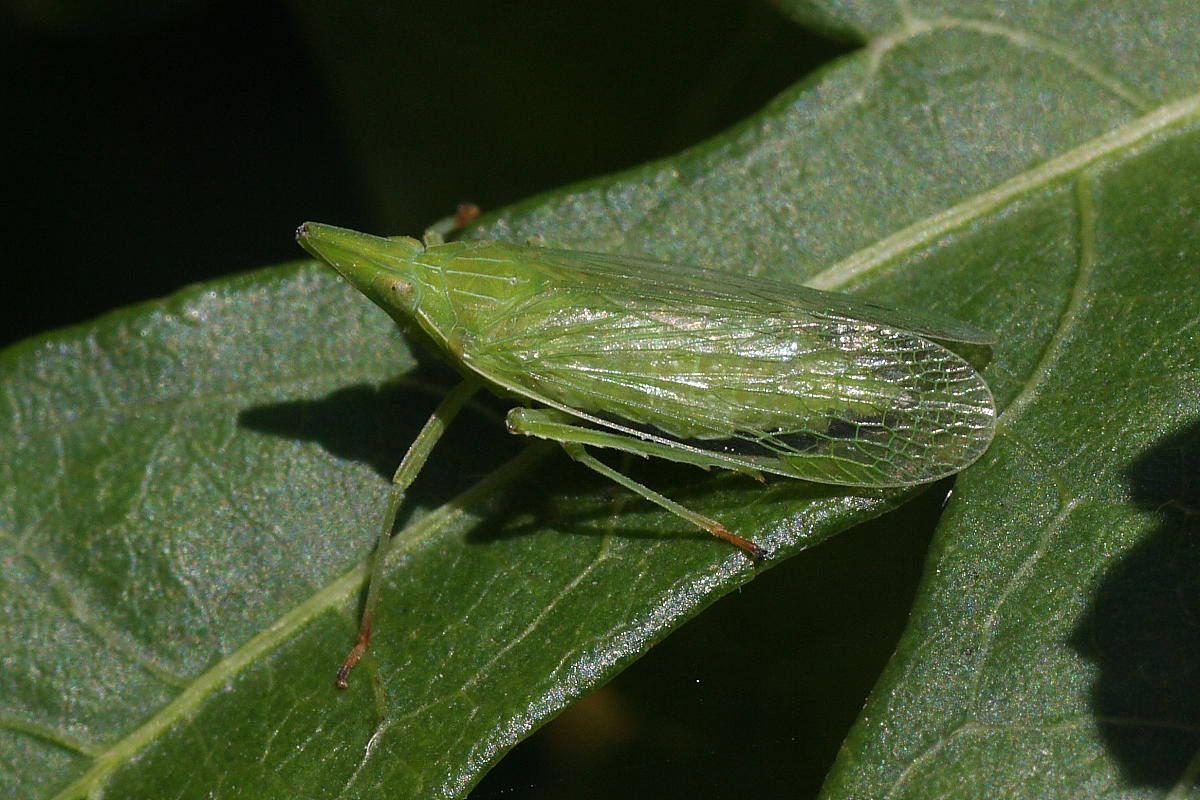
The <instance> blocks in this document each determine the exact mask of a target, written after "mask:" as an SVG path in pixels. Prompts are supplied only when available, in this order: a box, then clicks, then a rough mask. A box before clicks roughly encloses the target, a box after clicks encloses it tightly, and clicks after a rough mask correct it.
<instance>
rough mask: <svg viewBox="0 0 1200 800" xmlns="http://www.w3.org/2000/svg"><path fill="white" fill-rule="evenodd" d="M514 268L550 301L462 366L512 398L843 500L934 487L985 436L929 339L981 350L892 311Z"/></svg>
mask: <svg viewBox="0 0 1200 800" xmlns="http://www.w3.org/2000/svg"><path fill="white" fill-rule="evenodd" d="M524 255H525V257H526V258H527V259H528V260H529V261H530V262H534V263H536V264H539V265H541V266H542V267H544V269H546V270H548V271H550V272H551V273H552V274H551V276H550V278H551V279H549V280H547V281H546V282H545V284H544V285H545V286H546V287H547V288H546V289H544V290H543V291H541V292H539V293H537V294H536V295H534V296H530V297H528V298H526V299H524V300H523V301H521V302H519V303H516V304H514V305H513V306H511V307H509V308H508V309H506V311H505V315H504V317H503V318H502V319H497V320H495V323H494V325H493V326H492V327H491V330H490V333H489V336H488V338H487V341H486V342H483V341H481V342H479V343H477V345H476V349H475V350H473V352H472V357H471V359H470V362H469V363H470V364H471V366H472V367H473V368H474V369H476V370H478V371H479V372H480V373H481V374H483V375H484V376H485V377H487V378H488V379H490V380H492V381H494V382H496V383H498V384H501V385H503V386H505V387H507V388H510V389H511V390H513V391H515V392H516V393H518V394H523V395H525V396H527V397H530V398H532V399H534V400H537V401H540V402H543V403H546V404H547V405H550V406H553V407H556V408H559V409H561V410H564V411H567V412H569V413H573V414H575V415H577V416H580V417H583V418H585V419H588V420H592V421H594V422H598V423H599V424H602V425H606V426H608V427H611V428H616V429H618V430H622V431H625V432H633V433H635V434H636V435H640V436H646V437H651V438H654V439H655V440H657V441H660V442H668V443H675V444H677V445H678V446H679V447H686V448H689V449H700V450H703V451H705V452H706V453H709V454H711V455H712V456H713V457H714V460H715V461H718V462H720V461H723V462H724V463H726V464H730V465H733V464H736V465H740V466H743V467H750V468H753V469H760V470H764V471H769V472H775V473H779V474H784V475H790V476H793V477H797V478H803V479H806V480H813V481H818V482H822V483H834V484H842V485H858V486H880V487H882V486H907V485H912V484H916V483H922V482H926V481H930V480H935V479H937V478H939V477H942V476H945V475H948V474H952V473H954V472H957V471H958V470H960V469H962V468H963V467H965V466H967V465H969V464H970V463H971V462H973V461H974V460H975V459H976V458H978V456H979V455H980V454H981V453H982V452H983V450H984V449H985V448H986V446H987V444H988V443H989V442H990V440H991V438H992V434H993V429H994V423H995V408H994V404H993V401H992V396H991V393H990V391H989V390H988V388H987V386H986V384H985V383H984V382H983V380H982V378H981V377H980V376H979V374H978V373H977V372H976V371H975V370H974V368H972V367H971V366H970V365H969V364H968V363H966V362H965V361H964V360H963V359H962V358H960V357H959V356H958V355H956V354H954V353H953V352H951V351H949V350H947V349H946V348H944V347H942V346H941V345H939V344H937V343H935V342H932V341H930V340H929V338H934V337H937V338H943V339H950V340H961V339H964V338H965V339H966V340H968V341H976V340H980V339H983V338H986V334H983V333H982V332H980V331H977V330H976V329H974V328H971V327H970V326H967V325H963V324H961V323H952V324H951V325H950V326H948V327H943V326H942V325H943V323H942V322H941V321H938V322H936V323H935V325H936V326H937V327H936V332H935V331H934V328H933V327H932V326H927V325H923V324H922V325H921V327H922V329H923V330H920V331H914V330H912V329H910V328H906V327H903V326H902V325H900V324H898V323H899V321H904V322H905V323H907V322H908V321H909V319H908V317H907V315H905V314H904V312H892V311H891V310H890V309H882V308H878V307H875V306H871V305H868V304H862V303H858V302H855V301H851V300H849V299H847V298H844V297H842V296H841V295H832V294H830V293H827V292H819V291H816V290H811V289H802V288H797V287H791V286H788V285H786V284H778V283H774V282H770V281H759V280H753V279H746V278H737V277H735V276H727V275H724V274H722V273H715V272H708V271H705V270H697V269H693V268H688V267H678V266H672V265H663V264H659V263H657V262H652V261H647V260H641V259H624V258H622V257H613V256H604V255H602V254H590V253H576V252H574V251H561V250H551V249H543V248H530V249H529V252H528V253H526V254H524ZM955 326H957V327H955ZM921 334H924V335H921ZM926 337H929V338H926Z"/></svg>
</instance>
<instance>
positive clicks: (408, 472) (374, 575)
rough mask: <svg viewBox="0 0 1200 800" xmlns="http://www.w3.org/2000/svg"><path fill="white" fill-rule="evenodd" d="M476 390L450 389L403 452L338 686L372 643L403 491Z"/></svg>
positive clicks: (469, 386)
mask: <svg viewBox="0 0 1200 800" xmlns="http://www.w3.org/2000/svg"><path fill="white" fill-rule="evenodd" d="M477 389H479V383H478V382H476V381H474V380H472V379H469V378H468V379H467V380H464V381H463V382H462V383H460V384H459V385H458V386H455V387H454V388H453V389H452V390H450V393H449V394H448V395H446V397H445V398H444V399H443V400H442V402H441V404H440V405H439V406H438V407H437V408H436V409H434V411H433V414H432V415H430V417H429V419H428V420H426V422H425V425H424V427H422V428H421V432H420V433H418V434H417V438H416V439H414V440H413V443H412V444H411V445H409V447H408V452H407V453H405V454H404V460H403V461H401V462H400V466H399V468H397V469H396V474H395V475H394V476H393V477H392V489H391V492H390V493H389V494H388V501H387V508H386V510H385V511H384V514H383V527H382V528H381V529H380V531H379V540H378V542H377V543H376V545H375V555H374V561H373V562H372V564H371V575H370V577H369V578H368V583H367V600H366V602H365V603H364V604H363V613H362V619H361V621H360V622H359V626H358V642H357V643H355V645H354V648H353V649H352V650H351V651H350V655H348V656H346V660H345V662H343V664H342V668H341V669H339V670H338V673H337V679H336V683H337V687H338V688H339V689H345V688H348V686H349V684H348V683H347V682H346V678H347V676H348V675H349V674H350V670H352V669H354V665H355V664H357V663H358V662H359V660H360V659H361V658H362V657H363V654H364V653H366V652H367V646H368V645H369V644H370V643H371V633H372V632H373V630H374V628H375V609H376V607H377V606H378V605H379V587H380V586H381V585H382V584H383V570H384V568H385V567H386V566H387V557H388V552H389V551H390V550H391V545H392V529H393V528H394V527H395V526H396V514H397V513H399V511H400V505H401V503H403V502H404V492H405V491H407V489H408V487H409V486H411V485H412V482H413V481H414V480H416V477H417V475H418V474H419V473H420V472H421V468H422V467H424V466H425V461H426V460H427V459H428V458H429V454H430V453H431V452H432V451H433V446H434V445H435V444H437V441H438V439H440V438H442V434H443V433H445V432H446V428H447V427H449V425H450V422H451V420H453V419H454V417H455V416H457V415H458V412H459V411H461V410H462V407H463V406H464V405H465V404H466V402H467V401H468V400H470V399H471V395H473V394H475V392H476V390H477Z"/></svg>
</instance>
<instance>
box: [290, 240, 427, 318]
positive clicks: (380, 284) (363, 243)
mask: <svg viewBox="0 0 1200 800" xmlns="http://www.w3.org/2000/svg"><path fill="white" fill-rule="evenodd" d="M296 241H297V242H299V244H300V246H301V247H303V248H304V249H305V250H307V251H308V252H309V253H311V254H312V255H314V256H315V257H317V258H319V259H320V260H321V261H324V262H325V263H326V264H328V265H329V266H331V267H333V268H334V269H335V270H337V271H338V273H339V274H340V275H341V276H342V277H343V278H345V279H346V280H347V281H349V282H350V284H351V285H352V286H354V288H356V289H358V290H359V291H360V292H362V293H363V294H365V295H366V296H367V297H369V298H371V300H373V301H374V302H375V303H376V304H377V305H379V306H380V307H381V308H383V309H384V310H385V311H387V312H388V313H389V314H391V315H392V316H393V317H395V318H397V319H399V320H401V321H403V319H404V318H406V317H410V316H411V314H412V312H413V309H414V308H415V306H416V303H417V301H418V299H419V298H418V297H417V287H416V285H415V282H414V280H413V258H414V257H415V256H417V255H418V254H420V253H421V252H423V251H424V249H425V247H424V245H422V244H421V243H420V242H418V241H417V240H416V239H412V238H409V237H407V236H398V237H396V238H392V239H389V238H385V237H383V236H371V235H370V234H366V233H359V232H358V231H352V230H348V229H346V228H338V227H335V226H333V225H325V224H323V223H320V222H306V223H304V224H303V225H301V226H300V227H299V228H297V229H296Z"/></svg>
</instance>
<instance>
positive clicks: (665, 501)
mask: <svg viewBox="0 0 1200 800" xmlns="http://www.w3.org/2000/svg"><path fill="white" fill-rule="evenodd" d="M559 418H560V417H559V415H558V414H557V413H556V412H553V411H543V410H530V409H514V411H513V413H510V414H509V415H508V420H507V422H508V429H509V432H511V433H519V434H524V435H526V436H536V437H538V438H542V439H550V440H552V441H556V442H558V443H559V444H560V445H562V448H563V450H565V451H566V452H567V455H569V456H570V457H571V458H573V459H575V460H576V461H578V462H579V463H580V464H583V465H584V466H585V467H588V468H590V469H593V470H595V471H596V472H599V473H600V474H601V475H603V476H604V477H606V478H608V479H609V480H611V481H614V482H615V483H618V484H620V485H621V486H624V487H625V488H626V489H628V490H629V491H631V492H634V493H635V494H639V495H641V496H642V497H644V498H646V499H647V500H649V501H650V502H651V503H654V504H655V505H658V506H661V507H662V508H665V509H666V510H667V511H670V512H671V513H672V514H675V515H676V516H678V517H681V518H682V519H685V520H687V521H688V522H690V523H692V524H693V525H695V526H696V527H698V528H701V529H702V530H706V531H708V532H709V533H711V534H712V535H713V536H715V537H717V538H718V539H723V540H725V541H726V542H729V543H730V544H732V545H734V546H735V547H738V548H740V549H741V550H743V551H744V552H745V553H747V554H748V555H749V556H750V557H751V558H753V559H754V560H756V561H758V560H761V559H763V558H765V557H766V556H767V551H766V549H765V548H764V547H762V546H761V545H759V544H757V543H755V542H753V541H751V540H750V539H747V538H745V537H744V536H738V535H737V534H736V533H734V532H733V531H731V530H729V529H728V528H726V527H725V526H724V525H722V524H721V523H719V522H717V521H716V520H714V519H710V518H708V517H706V516H704V515H703V514H697V513H696V512H695V511H692V510H691V509H690V508H686V507H684V506H682V505H680V504H679V503H676V502H675V501H674V500H671V499H670V498H668V497H664V496H663V495H661V494H659V493H658V492H656V491H654V490H653V489H651V488H650V487H648V486H645V485H643V484H640V483H638V482H637V481H635V480H633V479H632V478H630V477H628V476H626V475H622V474H621V473H620V472H617V471H616V470H615V469H613V468H612V467H610V466H608V465H607V464H605V463H604V462H602V461H600V460H598V459H597V458H596V457H595V456H593V455H592V454H591V453H589V452H588V451H587V449H586V448H585V447H584V446H583V445H584V443H585V442H586V443H587V444H598V445H600V446H604V443H605V442H608V443H609V444H610V445H617V446H618V448H619V449H622V450H626V451H627V452H631V453H636V454H638V455H651V454H653V455H661V454H660V453H657V452H651V451H650V450H648V449H642V446H645V445H650V444H653V443H647V442H638V441H637V440H634V439H631V438H630V437H628V436H623V435H621V434H616V433H609V432H607V431H597V430H595V429H592V428H584V427H581V426H578V425H571V424H567V423H564V422H559V421H556V420H558V419H559ZM676 460H678V459H676ZM693 463H695V462H693ZM702 466H703V465H702Z"/></svg>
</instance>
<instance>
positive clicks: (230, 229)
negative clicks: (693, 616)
mask: <svg viewBox="0 0 1200 800" xmlns="http://www.w3.org/2000/svg"><path fill="white" fill-rule="evenodd" d="M848 47H849V46H848V45H846V44H844V43H843V44H839V43H835V42H831V41H828V40H824V39H821V38H819V37H816V36H813V35H810V34H807V33H805V32H803V31H801V30H799V29H798V28H796V27H795V26H793V25H792V24H791V23H790V22H788V21H787V20H786V19H785V18H784V17H782V16H781V15H780V14H779V13H778V12H777V11H775V10H774V9H773V8H772V7H771V6H769V5H768V4H767V3H765V2H759V0H737V1H736V2H735V1H732V0H731V1H730V2H723V3H715V4H705V3H695V2H685V1H684V0H669V1H667V0H657V1H653V2H650V1H648V0H605V2H600V1H599V0H579V1H578V2H573V3H561V2H552V1H551V0H530V1H528V2H522V3H503V2H495V1H494V0H457V1H456V2H428V3H386V2H377V1H368V0H348V1H347V2H338V3H322V2H316V0H297V1H296V2H293V3H291V4H285V3H279V2H204V1H203V0H174V2H168V1H167V0H160V2H159V3H157V4H154V3H147V2H139V3H131V2H124V3H121V2H109V1H105V2H101V1H100V0H92V2H86V0H75V1H74V2H71V1H70V0H59V1H58V2H53V3H42V2H38V1H37V0H8V1H7V2H0V67H2V68H3V74H4V75H5V76H7V78H6V86H5V92H4V95H5V116H6V119H7V121H6V123H5V129H6V133H7V134H8V136H9V140H10V144H9V145H8V146H7V147H6V148H5V152H6V156H7V159H6V161H7V164H6V168H5V170H4V173H5V180H4V182H3V189H2V190H0V191H3V192H4V195H3V209H4V221H5V231H6V234H7V235H6V237H5V242H4V244H5V253H4V256H5V260H6V263H7V264H8V266H9V268H8V269H6V270H5V272H4V275H5V280H6V284H7V285H6V288H7V290H8V291H7V292H6V293H5V297H6V298H7V304H6V306H5V308H4V314H3V317H2V319H3V325H4V329H3V331H2V332H0V344H4V345H7V344H9V343H12V342H15V341H17V340H20V339H23V338H25V337H28V336H32V335H36V334H37V333H39V332H42V331H45V330H48V329H52V328H56V327H60V326H64V325H70V324H75V323H78V322H83V321H86V320H87V319H89V318H91V317H94V316H96V315H98V314H101V313H104V312H105V311H108V310H111V309H114V308H118V307H120V306H123V305H128V304H130V303H134V302H139V301H143V300H148V299H151V298H155V297H158V296H162V295H164V294H168V293H170V292H172V291H174V290H175V289H177V288H179V287H181V286H183V285H185V284H188V283H191V282H195V281H204V280H209V279H212V278H214V277H217V276H221V275H225V274H229V273H233V272H238V271H243V270H249V269H255V268H259V267H264V266H269V265H271V264H274V263H279V262H281V261H286V260H291V259H295V258H299V257H300V256H301V253H300V251H299V250H298V248H297V247H296V246H295V243H294V242H293V239H292V232H293V231H294V229H295V227H296V226H297V224H299V223H300V222H302V221H305V220H308V219H315V220H321V221H326V222H331V223H335V224H340V225H346V226H350V227H358V228H362V229H366V230H370V231H373V232H382V233H409V234H416V233H420V232H421V230H423V229H424V227H425V226H426V225H428V224H429V223H430V222H432V221H434V220H435V219H437V218H439V217H441V216H444V215H446V214H448V213H450V212H451V211H453V209H454V206H455V205H456V204H457V203H458V202H459V201H462V200H472V201H474V202H476V203H479V204H480V205H482V206H484V207H485V208H499V207H501V206H503V205H505V204H507V203H510V202H513V201H516V200H520V199H522V198H525V197H527V196H529V195H531V194H534V193H537V192H541V191H548V190H551V189H554V188H556V187H558V186H561V185H563V184H564V183H568V182H571V181H576V180H581V179H585V178H589V177H595V176H598V175H603V174H605V173H609V172H612V171H615V170H619V169H623V168H626V167H632V166H636V165H638V164H641V163H643V162H645V161H646V160H648V159H652V158H657V157H662V156H667V155H670V154H672V153H674V152H677V151H678V150H680V149H683V148H685V147H687V146H689V145H691V144H695V143H697V142H700V141H703V140H704V139H706V138H708V137H710V136H712V135H714V134H717V133H719V132H720V131H722V130H724V129H725V128H727V127H729V126H730V125H732V124H735V123H736V122H738V121H739V120H741V119H744V118H745V117H747V116H749V115H750V114H752V113H753V112H754V111H755V110H756V109H758V108H760V107H761V106H762V105H763V104H764V103H766V102H768V101H769V100H770V99H771V98H772V97H774V96H775V95H776V94H778V93H779V92H780V91H782V90H783V89H784V88H786V87H787V86H789V85H791V84H793V83H794V82H795V81H796V80H798V79H800V78H802V77H803V76H805V75H806V74H809V73H810V72H811V71H812V70H814V69H816V68H817V67H819V66H820V65H821V64H822V63H825V62H826V61H828V60H830V59H832V58H834V57H836V56H837V55H838V54H839V53H841V52H844V51H845V50H847V49H848ZM939 503H940V499H939V493H938V492H937V491H932V492H930V493H929V494H928V495H926V497H925V499H924V500H923V501H922V503H918V504H914V505H912V506H909V507H907V508H906V509H903V510H902V511H901V512H899V513H900V514H902V516H895V515H893V516H891V517H889V518H885V519H884V520H882V521H880V522H878V523H876V524H874V525H868V526H863V527H861V528H859V529H858V530H856V531H854V532H851V533H849V534H846V535H843V536H840V537H837V538H836V539H835V540H834V541H832V542H830V543H828V544H826V545H823V546H821V547H818V548H816V549H815V551H813V552H812V553H809V554H806V555H805V556H803V557H801V558H796V559H792V560H791V561H790V562H788V563H785V564H783V565H780V566H779V567H777V568H775V569H773V570H771V571H769V572H767V573H765V574H764V575H763V576H762V577H761V578H760V579H758V580H756V581H754V583H752V584H751V585H750V586H748V587H747V588H746V589H745V590H743V591H742V592H740V593H738V594H735V595H732V596H730V597H728V598H726V599H725V600H723V601H721V602H720V603H718V604H717V605H716V606H715V607H714V608H713V609H711V610H709V611H708V612H706V613H705V614H704V615H702V616H701V617H700V618H699V619H698V620H696V621H695V622H693V623H690V624H689V625H687V626H685V627H684V629H682V630H681V631H680V632H679V633H677V634H676V635H674V636H672V637H671V638H670V639H669V640H668V641H667V642H666V643H664V644H662V645H660V646H659V647H657V648H655V650H654V651H653V652H652V653H651V654H650V655H649V656H648V657H646V658H645V659H643V660H642V661H640V662H638V663H637V664H635V665H634V666H633V667H632V668H631V669H630V670H628V671H627V672H626V673H624V674H623V675H622V676H621V677H620V678H618V679H617V680H616V681H614V682H613V683H612V684H610V685H609V686H607V687H605V688H604V689H601V690H600V691H599V692H597V693H596V695H594V696H593V697H591V698H589V699H588V700H585V701H584V702H583V703H581V704H579V705H578V706H576V707H574V708H572V709H571V710H570V711H568V712H567V713H566V714H564V715H563V716H562V717H560V718H559V719H557V720H555V721H554V722H552V723H551V724H550V725H548V726H547V727H546V728H544V729H543V730H542V731H540V732H539V733H538V734H536V735H535V736H534V737H533V738H532V739H530V740H529V741H528V742H526V743H525V744H523V745H522V746H520V747H518V748H517V749H516V750H515V751H514V752H513V754H512V755H511V756H510V757H509V758H507V759H505V761H504V762H503V763H502V764H501V765H500V766H499V767H498V768H497V769H496V770H495V771H494V772H493V773H492V774H491V775H489V776H488V778H487V779H486V780H485V781H484V783H483V784H482V785H481V786H480V787H479V790H478V792H477V796H478V797H488V798H493V797H503V798H514V799H515V798H586V797H613V796H617V795H619V794H628V795H630V796H646V797H651V796H653V797H660V796H674V797H693V798H707V797H739V796H761V797H773V796H792V797H804V796H811V795H812V794H814V793H815V791H816V790H817V788H818V787H819V785H820V781H821V777H822V776H823V775H824V773H825V771H826V770H827V769H828V765H829V763H830V762H831V760H832V759H833V757H834V755H835V754H836V750H837V747H838V745H839V744H840V742H841V740H842V738H843V737H844V735H845V732H846V729H847V728H848V726H849V725H850V723H851V722H852V721H853V719H854V717H855V715H856V714H857V713H858V711H859V709H860V708H861V704H862V702H863V698H864V696H865V694H866V692H867V691H868V690H869V688H870V686H871V685H872V683H873V682H874V680H875V677H876V676H877V675H878V672H879V670H880V669H881V668H882V666H883V664H884V663H885V661H886V659H887V657H888V656H889V655H890V653H891V650H892V647H893V646H894V643H895V640H896V637H898V635H899V632H900V630H901V628H902V626H903V623H904V620H905V617H906V614H907V608H908V606H909V603H910V601H911V597H912V593H913V591H914V589H915V584H916V581H917V579H918V577H919V573H920V566H921V561H922V558H923V553H924V550H925V547H926V545H927V542H928V535H929V533H928V532H929V530H931V528H930V520H931V519H935V518H936V516H937V514H938V511H939ZM749 665H753V669H754V671H755V672H756V674H758V675H759V676H763V675H765V676H767V677H766V678H762V677H760V678H758V679H756V680H753V681H750V680H747V675H746V673H747V671H748V669H749V668H750V666H749ZM748 753H753V754H754V757H753V758H750V759H747V758H746V755H747V754H748ZM747 762H752V763H756V764H761V763H764V762H768V763H774V764H777V765H778V769H772V770H766V771H763V770H758V771H757V772H756V774H747V771H746V770H745V768H744V767H743V764H745V763H747Z"/></svg>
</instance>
